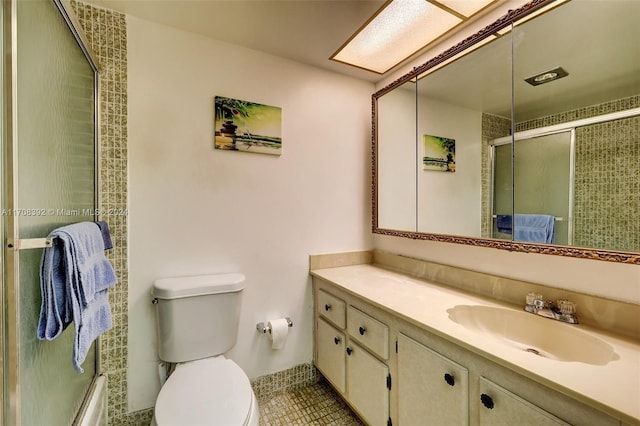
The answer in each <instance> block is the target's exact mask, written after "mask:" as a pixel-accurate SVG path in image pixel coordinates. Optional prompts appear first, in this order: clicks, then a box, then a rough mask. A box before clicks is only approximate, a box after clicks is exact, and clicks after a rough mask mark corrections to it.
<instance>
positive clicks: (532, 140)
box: [493, 130, 575, 245]
mask: <svg viewBox="0 0 640 426" xmlns="http://www.w3.org/2000/svg"><path fill="white" fill-rule="evenodd" d="M574 133H575V132H574V131H573V130H565V131H561V132H556V133H550V134H545V135H540V136H533V137H528V138H516V142H515V147H514V149H513V159H512V153H511V144H510V143H509V144H503V145H496V146H494V147H493V149H494V155H493V158H494V163H493V178H494V182H493V191H494V192H493V215H494V216H496V215H501V214H507V215H511V214H512V213H511V209H513V213H514V214H545V215H551V216H554V217H555V223H554V244H562V245H571V244H572V243H573V198H574V195H573V180H574V140H575V136H574ZM516 136H517V135H516ZM512 203H513V204H512ZM493 236H494V238H503V239H505V238H509V239H511V238H512V235H511V234H508V235H507V234H505V233H500V232H499V231H498V230H497V228H496V221H495V220H494V234H493Z"/></svg>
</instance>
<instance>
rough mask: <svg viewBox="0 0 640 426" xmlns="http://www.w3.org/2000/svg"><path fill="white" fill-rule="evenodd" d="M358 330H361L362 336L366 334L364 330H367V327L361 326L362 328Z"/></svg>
mask: <svg viewBox="0 0 640 426" xmlns="http://www.w3.org/2000/svg"><path fill="white" fill-rule="evenodd" d="M358 331H359V332H360V335H361V336H364V332H365V331H367V329H366V328H364V327H362V326H361V327H360V328H358Z"/></svg>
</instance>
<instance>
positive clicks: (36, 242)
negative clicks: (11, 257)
mask: <svg viewBox="0 0 640 426" xmlns="http://www.w3.org/2000/svg"><path fill="white" fill-rule="evenodd" d="M52 245H53V238H49V237H46V238H24V239H19V240H8V241H7V248H9V249H13V250H27V249H34V248H45V247H51V246H52Z"/></svg>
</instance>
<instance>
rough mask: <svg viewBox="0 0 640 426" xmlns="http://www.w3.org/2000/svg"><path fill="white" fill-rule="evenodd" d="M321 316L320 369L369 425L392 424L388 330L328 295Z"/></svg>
mask: <svg viewBox="0 0 640 426" xmlns="http://www.w3.org/2000/svg"><path fill="white" fill-rule="evenodd" d="M315 311H316V333H315V339H316V340H315V344H316V350H315V363H316V367H317V368H318V370H320V372H321V373H322V374H323V375H324V376H325V378H326V379H327V380H329V382H330V383H331V384H332V385H333V386H334V388H335V389H336V390H337V391H338V392H340V394H341V395H342V396H343V397H344V398H345V400H346V401H347V402H348V403H349V405H350V406H351V407H352V408H353V409H354V410H355V411H356V412H357V413H358V414H359V415H360V417H361V418H362V419H363V420H364V421H365V422H366V423H367V424H369V425H371V426H386V425H388V424H389V419H390V417H389V387H390V383H389V380H390V376H389V367H388V365H386V364H385V363H384V362H383V361H381V360H380V359H378V357H380V358H383V359H385V358H388V356H389V329H388V327H387V326H386V325H385V324H383V323H382V322H380V321H378V320H376V319H375V318H373V317H371V316H369V315H367V314H365V313H364V312H362V311H360V310H359V309H357V308H355V307H353V306H349V307H348V308H347V304H346V303H345V301H344V300H342V299H340V298H339V297H336V296H334V295H332V294H330V293H328V292H326V291H323V290H319V291H317V293H316V309H315Z"/></svg>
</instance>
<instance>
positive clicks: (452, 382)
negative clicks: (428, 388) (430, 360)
mask: <svg viewBox="0 0 640 426" xmlns="http://www.w3.org/2000/svg"><path fill="white" fill-rule="evenodd" d="M444 381H445V382H447V384H448V385H449V386H454V385H455V384H456V379H455V378H454V377H453V376H452V375H451V374H449V373H444Z"/></svg>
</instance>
